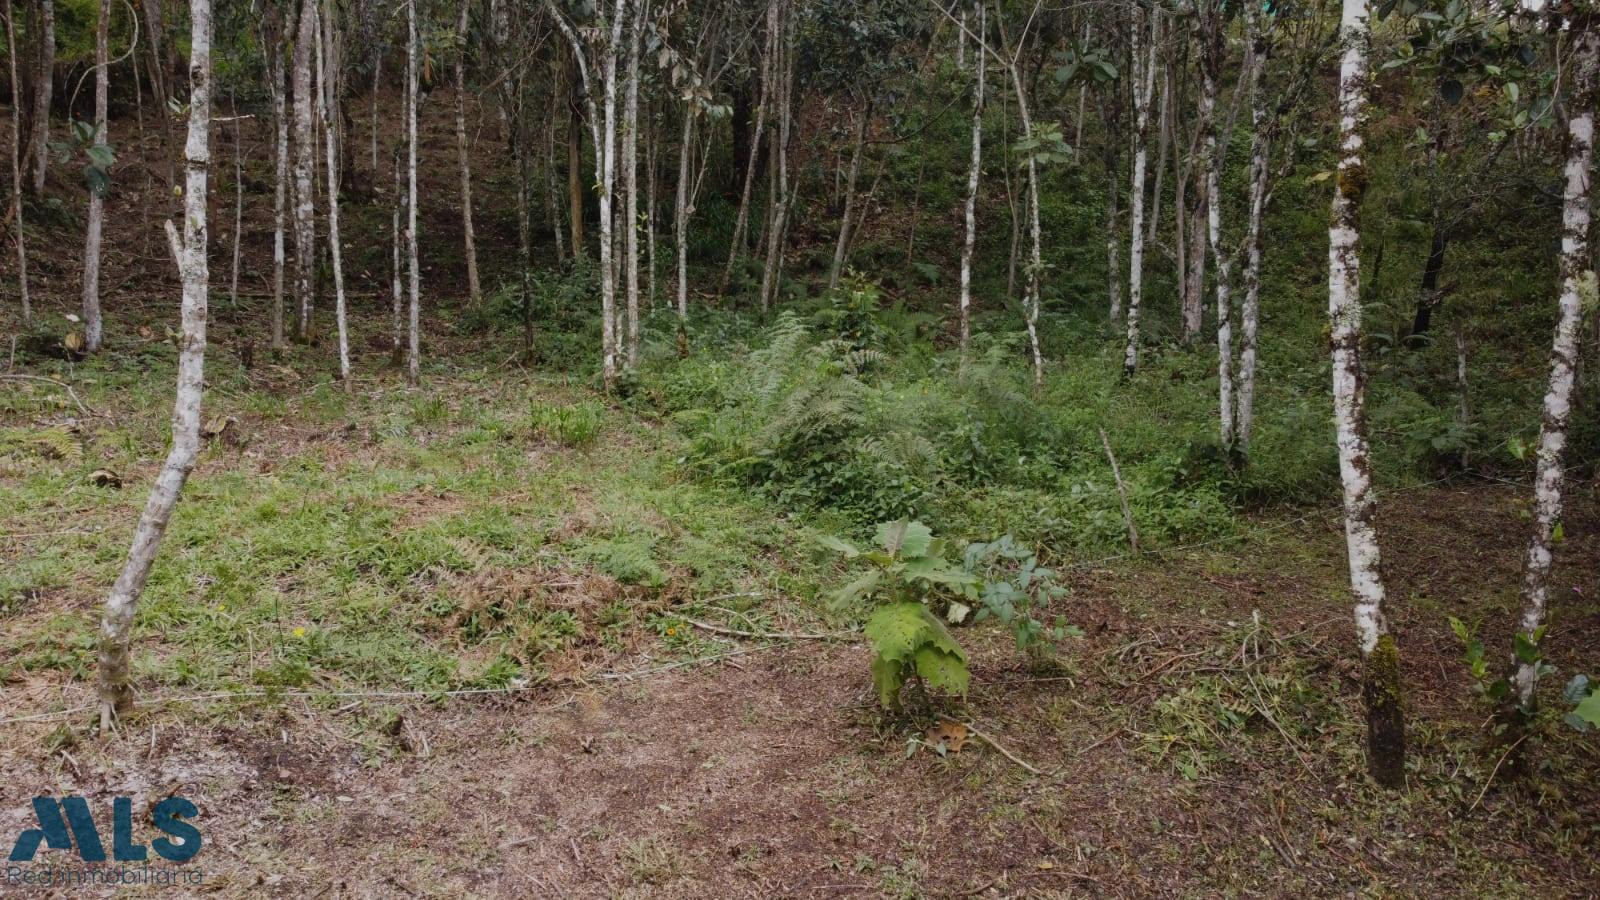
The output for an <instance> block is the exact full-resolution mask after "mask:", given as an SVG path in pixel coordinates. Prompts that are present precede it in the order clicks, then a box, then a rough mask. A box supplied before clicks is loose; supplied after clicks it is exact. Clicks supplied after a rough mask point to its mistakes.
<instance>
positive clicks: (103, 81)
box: [83, 0, 111, 353]
mask: <svg viewBox="0 0 1600 900" xmlns="http://www.w3.org/2000/svg"><path fill="white" fill-rule="evenodd" d="M99 7H100V16H99V19H98V22H97V24H96V25H95V29H94V61H95V66H94V144H95V148H96V150H97V152H101V153H106V152H109V150H108V148H107V147H106V138H107V137H108V135H107V134H106V130H107V122H106V95H107V93H108V91H109V89H110V84H111V82H110V71H111V65H110V63H111V59H110V53H109V52H108V46H107V41H108V31H109V29H110V26H111V0H100V3H99ZM104 225H105V198H104V197H103V196H102V191H97V190H95V189H94V188H93V187H91V188H90V189H89V213H88V227H87V229H86V235H85V239H84V244H83V338H84V348H85V349H87V350H88V351H89V352H90V353H94V352H97V351H98V350H99V349H100V344H101V341H102V339H103V333H104V326H103V325H102V323H101V321H100V234H101V230H102V229H103V228H104Z"/></svg>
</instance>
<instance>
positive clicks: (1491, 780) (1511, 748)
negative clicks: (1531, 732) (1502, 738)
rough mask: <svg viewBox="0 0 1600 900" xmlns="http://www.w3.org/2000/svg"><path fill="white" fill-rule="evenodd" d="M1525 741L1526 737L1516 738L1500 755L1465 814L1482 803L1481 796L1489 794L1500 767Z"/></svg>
mask: <svg viewBox="0 0 1600 900" xmlns="http://www.w3.org/2000/svg"><path fill="white" fill-rule="evenodd" d="M1527 739H1528V735H1526V734H1524V735H1523V736H1522V737H1519V738H1517V739H1516V741H1515V742H1514V743H1512V745H1511V746H1509V747H1507V748H1506V752H1504V753H1502V754H1500V759H1499V761H1498V762H1496V763H1495V764H1494V771H1492V772H1490V773H1489V780H1488V781H1485V782H1484V783H1483V790H1481V791H1479V792H1478V799H1476V800H1474V801H1472V805H1471V806H1469V807H1467V812H1469V813H1470V812H1472V811H1473V810H1475V809H1477V808H1478V804H1479V803H1482V802H1483V795H1484V794H1487V793H1489V785H1491V784H1494V777H1495V776H1496V775H1499V774H1500V767H1501V766H1503V765H1505V763H1506V760H1507V759H1508V758H1509V757H1510V756H1511V754H1512V752H1513V751H1515V750H1516V749H1517V747H1518V745H1520V744H1521V743H1522V742H1523V741H1525V740H1527Z"/></svg>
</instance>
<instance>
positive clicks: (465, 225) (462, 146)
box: [455, 0, 526, 306]
mask: <svg viewBox="0 0 1600 900" xmlns="http://www.w3.org/2000/svg"><path fill="white" fill-rule="evenodd" d="M460 7H461V15H460V17H459V18H458V19H457V21H456V41H457V43H458V44H459V47H458V48H457V50H456V72H455V74H456V153H457V155H458V156H459V157H460V159H461V240H462V245H463V247H462V251H463V252H464V253H465V254H466V257H467V298H468V299H469V300H471V301H472V303H473V305H474V306H476V305H477V304H478V303H480V302H482V300H483V288H482V286H481V285H480V284H479V282H478V242H477V238H476V235H474V234H473V230H472V155H471V153H470V150H469V148H468V146H467V40H468V33H467V28H468V26H469V24H470V22H469V18H468V16H469V13H470V12H471V10H472V5H471V3H470V2H469V0H461V3H460ZM524 205H526V204H524Z"/></svg>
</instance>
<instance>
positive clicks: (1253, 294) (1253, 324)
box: [1235, 5, 1272, 455]
mask: <svg viewBox="0 0 1600 900" xmlns="http://www.w3.org/2000/svg"><path fill="white" fill-rule="evenodd" d="M1245 29H1246V31H1247V32H1248V33H1249V36H1250V40H1251V41H1252V43H1253V44H1254V45H1255V52H1254V53H1253V54H1252V57H1253V63H1252V65H1251V67H1250V214H1249V215H1250V220H1249V224H1248V226H1247V228H1246V234H1245V265H1244V305H1243V308H1242V309H1241V310H1240V334H1239V394H1238V398H1237V412H1236V414H1235V427H1236V429H1237V432H1236V434H1235V441H1236V444H1237V446H1238V449H1239V452H1240V453H1241V454H1245V455H1248V454H1249V452H1250V436H1251V433H1252V432H1253V430H1254V427H1255V405H1256V334H1257V331H1258V330H1259V323H1260V319H1261V252H1262V245H1263V243H1264V241H1265V231H1264V230H1263V228H1262V219H1263V218H1264V217H1265V216H1266V209H1267V162H1268V159H1269V158H1270V156H1271V154H1272V141H1271V135H1269V134H1268V126H1267V93H1266V90H1265V88H1264V86H1263V84H1262V81H1263V79H1264V78H1265V75H1266V69H1267V51H1268V48H1267V42H1266V38H1265V35H1264V33H1263V32H1262V29H1261V16H1260V13H1259V12H1258V11H1257V9H1256V8H1255V7H1254V6H1253V5H1247V6H1246V7H1245Z"/></svg>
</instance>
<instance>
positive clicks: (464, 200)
mask: <svg viewBox="0 0 1600 900" xmlns="http://www.w3.org/2000/svg"><path fill="white" fill-rule="evenodd" d="M460 5H461V16H460V18H459V20H458V21H457V22H456V40H457V42H458V43H459V45H460V46H458V47H457V48H456V153H457V155H458V156H459V157H460V158H461V240H462V244H463V250H464V252H465V253H466V256H467V297H468V299H470V300H471V301H472V303H473V304H474V305H476V304H477V303H478V302H480V301H481V300H483V288H482V287H481V286H480V284H479V282H478V242H477V236H476V235H475V234H474V233H473V229H472V156H471V153H470V152H469V148H468V146H467V40H468V33H467V28H468V25H469V18H468V14H469V13H470V12H471V9H472V6H471V4H470V3H469V2H468V0H461V4H460Z"/></svg>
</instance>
